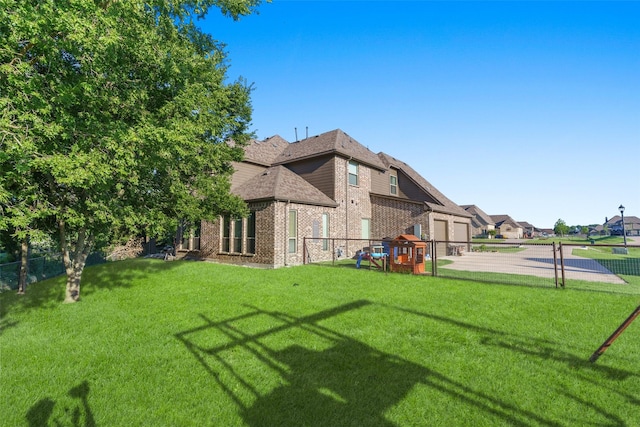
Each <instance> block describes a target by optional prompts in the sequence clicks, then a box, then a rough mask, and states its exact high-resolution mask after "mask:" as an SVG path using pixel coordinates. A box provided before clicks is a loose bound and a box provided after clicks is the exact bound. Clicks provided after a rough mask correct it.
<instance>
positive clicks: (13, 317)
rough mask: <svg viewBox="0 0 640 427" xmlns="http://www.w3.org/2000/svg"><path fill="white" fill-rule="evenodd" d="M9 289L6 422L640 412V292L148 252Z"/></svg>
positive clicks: (335, 422) (454, 419) (5, 301)
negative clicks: (637, 314)
mask: <svg viewBox="0 0 640 427" xmlns="http://www.w3.org/2000/svg"><path fill="white" fill-rule="evenodd" d="M63 283H64V278H62V277H60V278H56V279H52V280H48V281H44V282H41V283H38V284H35V285H32V286H31V287H30V288H29V290H28V294H27V295H26V296H23V297H21V296H18V295H16V294H15V293H13V292H11V293H2V294H0V304H1V305H0V326H2V329H1V333H0V368H1V370H0V385H1V387H0V413H1V414H2V415H1V417H0V420H1V421H0V424H1V425H3V426H4V425H6V426H20V425H30V426H47V425H50V426H58V425H60V426H75V425H79V426H124V425H126V426H191V425H192V426H239V425H249V426H462V425H473V426H496V425H510V426H577V425H593V426H595V425H617V426H624V425H628V426H635V425H640V387H639V386H638V384H640V360H639V359H638V354H640V340H638V339H637V337H638V334H639V333H640V321H637V322H636V323H634V324H632V325H631V326H630V327H629V328H628V329H627V330H626V331H625V333H624V334H622V335H621V336H620V337H619V338H618V340H617V341H616V342H615V343H614V344H613V345H612V346H611V347H610V348H609V349H608V350H607V352H606V353H605V354H604V355H603V356H602V357H601V358H600V359H599V360H598V361H597V363H595V364H591V363H589V362H588V359H589V356H590V355H591V354H592V353H593V352H594V351H595V350H596V349H597V348H598V346H599V345H600V344H601V343H602V342H603V341H604V340H605V339H606V338H607V337H608V336H609V335H610V334H611V333H612V332H613V331H614V330H615V329H616V327H617V326H618V325H619V324H620V323H621V322H622V321H623V320H624V319H625V318H626V317H627V316H628V315H629V314H630V313H631V312H632V311H633V310H634V309H635V307H637V305H638V303H640V301H638V297H637V295H635V296H634V295H632V296H630V295H625V294H614V293H602V292H589V291H574V290H571V289H565V290H557V289H555V288H539V287H522V286H509V285H495V284H487V283H476V282H470V281H457V280H451V279H441V278H433V277H416V276H410V275H406V274H384V273H381V272H378V271H373V270H372V271H369V270H367V269H359V270H357V269H354V268H329V267H326V266H320V265H307V266H300V267H294V268H284V269H278V270H255V269H248V268H242V267H233V266H225V265H216V264H210V263H198V262H177V261H176V262H162V261H156V260H131V261H122V262H116V263H108V264H104V265H100V266H95V267H91V268H89V269H88V270H87V271H86V275H85V277H84V288H83V294H82V300H81V302H79V303H77V304H71V305H64V304H61V303H60V301H62V299H63Z"/></svg>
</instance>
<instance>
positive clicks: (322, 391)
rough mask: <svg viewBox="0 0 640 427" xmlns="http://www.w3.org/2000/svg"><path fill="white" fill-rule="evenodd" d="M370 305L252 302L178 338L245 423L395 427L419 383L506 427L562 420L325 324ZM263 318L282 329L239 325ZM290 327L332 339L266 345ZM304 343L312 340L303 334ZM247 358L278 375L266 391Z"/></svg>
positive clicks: (475, 328)
mask: <svg viewBox="0 0 640 427" xmlns="http://www.w3.org/2000/svg"><path fill="white" fill-rule="evenodd" d="M370 304H372V303H371V302H370V301H367V300H360V301H355V302H352V303H350V304H345V305H341V306H337V307H333V308H331V309H328V310H324V311H320V312H317V313H314V314H311V315H307V316H302V317H294V316H291V315H288V314H286V313H282V312H277V311H266V310H261V309H259V308H256V307H248V308H249V309H250V311H248V312H247V313H245V314H241V315H239V316H235V317H232V318H227V319H224V320H219V321H213V320H211V319H208V318H207V317H206V316H204V315H200V317H201V318H202V320H203V324H202V325H200V326H197V327H195V328H192V329H189V330H185V331H182V332H179V333H178V334H176V338H177V339H178V340H179V341H181V342H182V344H183V345H184V346H185V347H186V349H187V350H188V351H189V352H190V353H191V354H192V355H193V357H194V358H195V359H196V360H197V361H198V362H199V363H200V364H201V366H202V367H203V369H204V370H205V372H207V373H208V374H209V375H210V376H211V377H212V378H213V379H214V380H215V381H216V382H217V384H218V386H219V387H220V388H221V389H222V390H223V391H224V392H225V393H226V394H227V396H228V397H229V398H230V401H232V402H234V404H235V405H236V406H237V407H238V409H239V411H240V413H241V415H242V418H243V420H244V421H245V423H247V424H248V425H252V426H264V425H342V426H344V425H353V426H361V425H379V426H393V425H395V424H394V423H393V422H391V421H390V420H388V419H387V418H386V417H385V412H386V411H387V410H389V409H391V408H392V407H396V406H397V405H398V404H400V402H401V401H402V400H403V399H404V397H405V396H406V395H407V394H408V393H409V392H410V391H411V390H412V389H413V388H414V387H415V386H417V385H423V386H426V387H428V388H429V389H431V390H433V391H436V392H439V393H442V394H445V395H448V396H450V397H451V398H452V399H453V400H455V401H458V402H462V403H463V404H464V405H466V406H469V407H475V408H476V409H478V410H479V411H482V412H485V413H487V414H490V415H492V416H494V417H495V418H496V419H500V420H502V421H503V422H504V423H507V424H509V425H520V426H525V425H531V424H537V425H547V426H556V425H559V424H558V423H556V422H554V421H552V420H549V419H546V418H545V417H544V416H542V415H538V414H536V413H533V412H531V411H527V410H523V409H522V408H519V407H518V406H517V405H514V404H510V403H507V402H505V401H502V400H500V399H498V398H496V397H494V396H492V395H490V394H488V393H486V392H485V391H484V390H475V389H473V388H471V387H469V386H467V385H466V384H464V383H462V382H459V381H455V380H453V379H452V378H449V377H447V376H445V375H443V374H440V373H438V372H437V371H435V370H433V369H430V368H428V367H426V366H422V365H419V364H416V363H414V362H411V361H409V360H406V359H403V358H402V357H399V356H397V355H395V354H392V353H388V352H384V351H380V350H378V349H376V348H373V347H371V346H369V345H367V344H365V343H363V342H360V341H358V340H355V339H353V338H351V337H349V336H347V335H346V334H343V333H341V332H339V331H337V330H334V329H330V328H327V327H325V326H322V325H321V324H320V322H321V321H324V320H327V319H329V318H332V317H335V316H339V315H341V314H345V313H348V312H351V311H353V310H357V309H360V308H363V307H365V306H367V305H370ZM387 307H389V308H391V309H397V308H395V307H390V306H387ZM400 310H402V311H405V312H407V313H411V314H415V315H419V316H423V317H430V318H432V319H433V318H435V319H437V320H442V321H447V322H449V323H454V324H456V325H457V326H461V327H466V328H471V329H474V330H476V331H478V330H479V331H482V332H483V333H486V334H488V335H500V334H501V333H500V332H499V331H493V330H490V329H488V330H487V329H484V328H479V327H477V326H474V325H469V324H464V323H462V322H457V321H455V320H451V319H446V318H439V317H431V316H429V315H428V314H425V313H419V312H414V311H409V310H403V309H400ZM264 316H268V317H270V318H272V319H274V320H276V321H277V326H273V325H272V326H271V327H266V328H265V327H262V330H258V332H245V331H243V330H240V329H239V328H238V326H239V325H244V328H245V329H251V330H255V326H253V325H251V322H252V321H253V322H255V323H259V322H260V321H259V320H258V319H259V318H264ZM292 329H296V330H298V331H300V332H304V333H305V334H307V335H305V336H308V337H309V341H312V340H313V338H312V337H313V336H316V337H320V338H321V339H322V340H323V341H324V342H326V341H329V342H330V343H331V344H330V345H329V346H328V347H323V348H317V347H315V346H309V345H307V346H305V345H303V344H302V343H300V342H294V341H287V340H285V341H284V342H285V343H286V344H287V345H286V346H285V347H284V348H282V347H279V348H278V349H275V348H272V347H270V346H269V345H268V343H269V342H270V338H273V336H274V335H276V334H278V333H281V332H284V333H291V332H292ZM216 341H218V342H216ZM200 343H206V344H200ZM212 343H214V344H212ZM305 344H308V343H307V340H306V339H305ZM549 345H551V343H549ZM310 347H311V348H310ZM248 359H253V360H254V362H255V364H257V365H258V366H259V371H261V372H263V375H262V376H263V377H267V376H268V375H267V373H271V374H273V375H275V376H277V377H278V380H277V381H272V383H273V384H272V387H271V388H270V389H269V390H268V391H266V392H265V391H264V389H265V387H264V383H262V384H261V385H258V384H256V378H255V376H252V375H251V374H250V373H249V372H245V369H243V367H242V363H246V361H247V360H248ZM241 361H242V362H241ZM260 366H261V367H260ZM416 421H418V422H419V421H420V420H416Z"/></svg>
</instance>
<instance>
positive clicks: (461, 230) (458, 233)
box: [453, 222, 469, 242]
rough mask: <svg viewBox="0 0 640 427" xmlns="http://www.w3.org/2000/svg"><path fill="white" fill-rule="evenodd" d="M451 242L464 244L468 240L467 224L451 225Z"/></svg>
mask: <svg viewBox="0 0 640 427" xmlns="http://www.w3.org/2000/svg"><path fill="white" fill-rule="evenodd" d="M453 240H455V241H456V242H466V241H468V240H469V224H467V223H464V222H454V223H453Z"/></svg>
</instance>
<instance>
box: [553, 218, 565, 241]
mask: <svg viewBox="0 0 640 427" xmlns="http://www.w3.org/2000/svg"><path fill="white" fill-rule="evenodd" d="M553 232H554V233H556V235H558V236H561V237H564V235H565V234H567V233H568V232H569V226H568V225H567V224H566V223H565V222H564V221H563V220H562V219H558V220H557V221H556V223H555V225H554V226H553Z"/></svg>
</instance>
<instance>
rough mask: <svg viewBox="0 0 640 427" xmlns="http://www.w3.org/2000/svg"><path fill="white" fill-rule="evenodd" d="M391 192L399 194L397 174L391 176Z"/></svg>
mask: <svg viewBox="0 0 640 427" xmlns="http://www.w3.org/2000/svg"><path fill="white" fill-rule="evenodd" d="M389 192H390V193H391V194H398V177H397V176H395V175H390V176H389Z"/></svg>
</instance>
